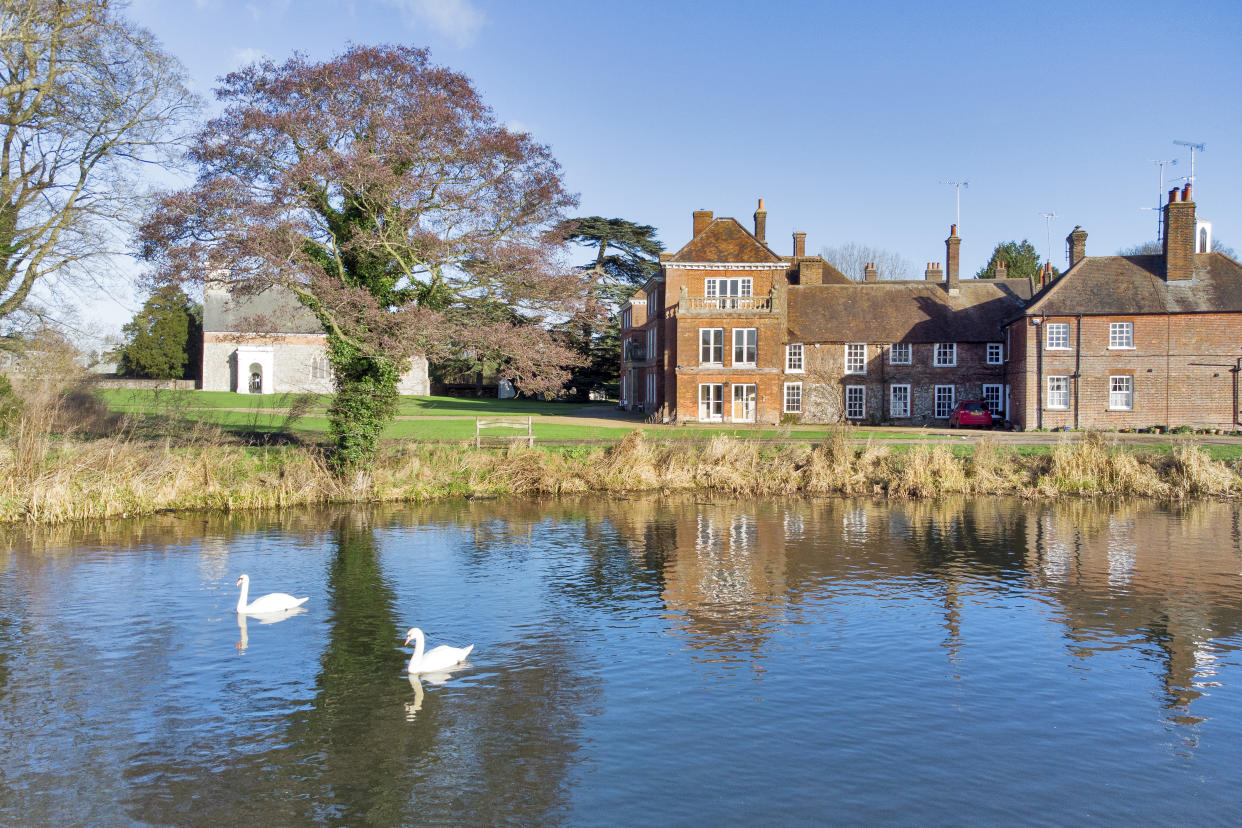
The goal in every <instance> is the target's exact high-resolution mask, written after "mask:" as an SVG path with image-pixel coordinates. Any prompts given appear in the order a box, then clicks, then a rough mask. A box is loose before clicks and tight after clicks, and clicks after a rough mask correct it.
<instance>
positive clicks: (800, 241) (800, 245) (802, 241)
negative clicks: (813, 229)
mask: <svg viewBox="0 0 1242 828" xmlns="http://www.w3.org/2000/svg"><path fill="white" fill-rule="evenodd" d="M793 236H794V258H795V259H801V258H802V257H803V256H805V255H806V233H794V234H793Z"/></svg>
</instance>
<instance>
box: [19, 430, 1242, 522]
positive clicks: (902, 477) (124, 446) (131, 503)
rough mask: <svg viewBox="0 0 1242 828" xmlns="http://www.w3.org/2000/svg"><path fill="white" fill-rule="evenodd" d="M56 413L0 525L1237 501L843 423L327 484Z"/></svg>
mask: <svg viewBox="0 0 1242 828" xmlns="http://www.w3.org/2000/svg"><path fill="white" fill-rule="evenodd" d="M63 419H64V411H63V410H61V409H59V408H57V407H55V406H53V407H52V408H51V409H44V410H42V413H40V409H38V408H37V407H29V408H28V411H27V412H26V413H25V414H23V416H22V418H21V420H20V422H18V423H17V424H16V425H15V426H14V427H13V429H12V430H11V432H10V434H9V436H8V437H7V438H5V439H4V441H3V443H2V444H0V521H2V522H10V523H11V522H19V521H29V522H49V523H54V522H63V521H72V520H82V519H94V518H109V517H122V516H136V515H142V514H150V513H154V512H159V511H168V510H204V509H206V510H235V509H252V508H270V507H283V506H293V505H314V504H327V503H346V502H366V501H424V500H430V499H434V498H442V497H451V496H472V497H480V496H484V497H490V496H499V495H561V494H576V493H587V492H601V493H627V492H641V491H663V492H673V491H712V492H723V493H728V494H731V495H738V496H754V495H763V496H772V495H809V496H830V495H848V496H855V495H874V496H881V497H890V498H932V497H937V496H940V495H947V494H968V495H1019V496H1022V497H1027V498H1052V497H1060V496H1067V495H1068V496H1119V497H1144V498H1155V499H1160V500H1180V499H1186V498H1201V497H1213V498H1232V497H1237V496H1238V495H1239V494H1242V476H1240V475H1239V468H1240V464H1239V461H1228V462H1225V461H1219V460H1213V459H1212V458H1211V457H1210V456H1209V455H1208V454H1207V452H1206V451H1204V449H1203V448H1202V447H1201V446H1199V445H1197V444H1195V443H1193V442H1189V441H1187V442H1181V443H1177V444H1174V445H1173V446H1172V447H1171V450H1169V451H1163V452H1141V451H1134V450H1133V449H1131V448H1122V447H1119V446H1117V445H1115V444H1112V443H1110V442H1109V440H1108V439H1106V438H1105V437H1103V436H1100V435H1088V436H1087V437H1086V438H1085V439H1083V440H1081V441H1075V442H1072V443H1071V442H1065V443H1056V444H1053V445H1052V446H1051V447H1050V449H1049V450H1048V451H1045V452H1042V453H1029V452H1021V451H1019V450H1017V449H1015V448H1008V447H1004V446H1001V445H999V444H997V443H996V442H995V441H992V440H986V439H985V440H984V441H982V442H980V443H978V444H976V445H974V446H973V447H964V446H955V447H953V448H952V449H951V448H950V447H948V446H945V445H925V444H918V445H913V446H900V447H893V446H889V445H883V444H879V443H874V442H868V443H865V444H863V445H857V444H856V442H855V441H854V440H853V439H852V438H853V434H852V432H848V431H847V430H844V429H841V430H835V431H831V432H829V434H828V437H827V438H826V439H821V440H820V441H818V442H815V443H804V442H792V443H779V444H763V443H757V442H755V441H747V440H740V439H736V438H733V437H730V436H727V435H716V436H713V437H711V438H710V439H706V440H696V441H653V440H651V439H649V438H647V437H645V436H644V434H643V432H642V431H639V430H634V431H631V432H630V433H629V434H628V436H626V437H625V438H624V439H622V440H621V441H619V442H617V443H614V444H611V445H608V446H590V445H577V446H564V447H555V446H536V447H534V448H527V447H521V448H517V447H514V448H508V449H499V450H488V449H483V450H475V449H474V448H473V447H470V446H467V445H462V444H427V443H414V442H393V443H390V444H389V445H388V447H387V448H386V449H385V451H384V452H383V454H382V456H381V457H380V458H379V461H378V462H377V464H376V465H375V467H374V468H373V469H371V470H370V471H368V472H367V473H364V474H358V475H355V476H354V477H352V478H350V479H347V480H340V479H338V478H336V477H334V476H333V475H332V473H331V472H330V471H329V470H328V467H327V464H326V462H325V457H324V454H323V449H322V448H321V447H319V446H318V445H307V444H300V443H297V442H291V443H287V444H278V445H268V446H254V445H244V444H241V443H238V442H236V441H235V440H232V439H231V438H229V437H228V435H227V434H225V433H224V432H222V431H221V430H220V429H219V428H218V427H216V426H212V425H210V424H199V425H198V426H195V427H192V428H191V427H179V428H178V429H176V430H175V432H168V433H165V434H163V435H152V434H151V433H150V432H149V430H148V431H143V430H142V429H141V428H139V427H138V426H137V425H135V423H137V422H141V421H129V420H124V419H123V420H122V421H121V422H120V423H119V424H118V423H116V422H115V421H112V422H111V423H110V425H109V427H108V429H107V430H106V433H102V436H95V437H87V436H85V435H86V434H87V433H88V432H89V431H90V429H87V428H79V429H77V430H76V431H75V430H73V429H68V428H66V427H65V426H64V425H63V424H61V423H58V420H63ZM96 432H97V434H101V430H98V429H97V430H96ZM821 433H822V432H821Z"/></svg>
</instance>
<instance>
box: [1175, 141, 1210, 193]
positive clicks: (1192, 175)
mask: <svg viewBox="0 0 1242 828" xmlns="http://www.w3.org/2000/svg"><path fill="white" fill-rule="evenodd" d="M1173 143H1175V144H1177V145H1178V146H1179V147H1190V176H1189V177H1188V178H1187V179H1186V180H1187V181H1189V182H1190V186H1192V187H1193V186H1194V184H1195V150H1198V151H1199V152H1206V151H1207V144H1196V143H1194V142H1193V141H1174V142H1173Z"/></svg>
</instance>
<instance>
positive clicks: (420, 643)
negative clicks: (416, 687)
mask: <svg viewBox="0 0 1242 828" xmlns="http://www.w3.org/2000/svg"><path fill="white" fill-rule="evenodd" d="M410 639H413V640H414V655H412V656H410V669H409V671H410V672H411V673H415V674H417V673H442V672H444V671H446V670H448V669H449V668H450V667H452V666H453V665H455V664H460V663H461V662H463V661H465V660H466V656H468V655H470V651H471V650H473V649H474V645H473V644H471V645H470V646H469V647H445V646H444V645H440V646H439V647H436V648H435V649H433V650H429V651H428V652H427V653H425V654H424V653H423V647H424V646H425V643H426V642H425V641H424V639H423V631H422V630H420V629H419V628H418V627H411V628H410V631H409V632H408V633H406V634H405V643H406V644H407V645H408V644H409V643H410Z"/></svg>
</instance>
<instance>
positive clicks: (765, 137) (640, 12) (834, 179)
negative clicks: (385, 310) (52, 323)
mask: <svg viewBox="0 0 1242 828" xmlns="http://www.w3.org/2000/svg"><path fill="white" fill-rule="evenodd" d="M130 14H131V16H132V17H134V18H135V19H137V20H138V21H139V22H140V23H142V24H143V25H145V26H147V27H148V28H150V29H151V30H152V31H154V32H155V34H156V35H157V36H158V37H159V38H160V39H161V40H162V41H163V42H164V44H165V46H166V47H167V48H168V50H169V51H171V52H172V53H173V54H176V55H177V56H179V57H180V58H181V59H182V60H183V61H184V62H185V64H186V65H187V67H188V68H189V70H190V73H191V75H192V76H193V78H194V79H195V82H196V84H197V85H198V86H199V87H200V89H202V90H203V91H204V93H208V92H209V90H210V88H211V87H212V86H213V83H214V79H215V78H216V77H218V76H220V75H222V74H224V73H226V72H228V71H229V70H231V69H233V68H236V67H237V66H240V65H242V64H244V63H246V62H248V61H250V60H253V59H255V58H256V57H260V56H263V55H268V56H271V57H273V58H275V59H277V60H278V61H279V60H283V59H284V58H286V57H287V56H288V55H290V54H291V53H292V52H293V51H294V50H299V51H302V52H304V53H306V54H308V55H310V56H312V57H319V58H328V57H330V56H331V55H333V54H334V53H336V52H338V51H340V50H341V49H342V48H343V47H344V46H345V45H346V44H347V43H349V42H355V43H382V42H401V43H408V44H414V45H418V46H427V47H429V48H430V49H431V50H432V57H433V59H434V60H435V61H436V62H439V63H442V64H445V65H447V66H450V67H452V68H454V69H456V70H459V71H461V72H464V73H465V74H467V75H468V76H470V77H471V78H472V79H473V80H474V82H475V84H476V85H477V87H478V88H479V90H480V91H481V92H482V94H483V96H484V99H485V100H486V101H487V102H488V103H489V104H490V105H491V106H492V107H493V109H494V110H495V111H496V113H497V115H498V116H499V117H500V119H501V120H503V121H505V122H507V123H509V124H510V125H512V126H516V127H519V128H521V129H525V130H527V131H529V132H531V133H532V134H533V135H534V136H535V137H536V138H537V139H538V140H540V141H542V142H544V143H547V144H549V145H550V146H551V147H552V149H553V152H554V154H555V155H556V157H557V159H558V160H559V161H560V162H561V164H562V165H563V167H564V170H565V175H566V179H567V181H568V183H569V186H570V188H571V189H572V190H574V191H576V192H578V193H580V195H581V201H582V203H581V208H580V211H579V212H580V213H581V214H583V215H592V214H599V215H604V216H619V217H622V218H627V219H632V220H635V221H639V222H643V223H647V224H652V225H654V226H655V227H656V228H657V229H658V231H659V236H660V239H661V240H662V241H663V242H664V243H665V245H666V246H667V247H668V248H669V249H672V250H676V249H677V248H679V247H680V246H682V245H683V244H685V243H686V242H687V241H688V240H689V234H690V225H691V219H690V214H691V211H693V210H696V209H709V210H714V211H715V212H716V214H717V215H726V216H735V217H737V218H738V219H740V220H742V221H743V223H745V224H747V225H749V223H750V216H751V214H752V213H753V212H754V209H755V206H756V200H757V199H758V198H759V197H763V198H764V199H765V202H766V207H767V209H768V233H767V235H768V240H769V243H770V244H771V245H772V246H773V247H774V248H775V249H776V251H777V252H778V253H789V252H790V251H791V248H792V243H791V240H790V236H791V233H792V232H793V231H795V230H800V231H805V232H806V233H807V234H808V237H807V248H808V251H810V252H818V251H819V250H820V248H821V247H823V246H824V245H833V244H841V243H845V242H850V241H854V242H861V243H865V244H870V245H873V246H877V247H882V248H886V249H891V250H893V251H895V252H897V253H900V254H901V255H902V256H904V257H905V258H907V259H909V260H910V261H911V262H913V263H914V264H915V266H916V267H918V268H920V269H921V267H922V265H923V264H924V263H925V262H928V261H942V260H943V258H944V244H943V241H944V238H945V237H946V236H947V235H948V229H949V225H950V224H951V223H952V222H953V220H954V190H953V188H952V187H951V186H950V185H948V184H945V183H941V182H947V181H969V187H967V188H965V189H963V190H962V203H961V210H962V216H961V224H962V227H961V235H962V237H963V243H962V271H963V274H973V273H974V272H975V271H976V270H977V269H978V268H979V267H980V266H981V265H982V264H983V263H984V262H985V261H986V259H987V258H988V256H989V255H990V253H991V251H992V248H993V247H994V246H995V244H996V243H997V242H999V241H1006V240H1010V239H1023V238H1027V239H1030V240H1031V241H1032V242H1033V243H1034V244H1035V245H1036V246H1037V247H1038V248H1039V249H1040V251H1041V252H1043V251H1044V250H1045V248H1046V233H1045V220H1044V218H1042V217H1041V215H1040V214H1041V213H1047V212H1055V213H1056V214H1057V218H1056V219H1055V220H1054V221H1053V223H1052V228H1051V229H1052V260H1053V262H1054V264H1057V265H1063V264H1064V253H1065V251H1064V248H1065V243H1064V238H1065V236H1066V234H1067V233H1069V231H1070V230H1071V229H1073V227H1074V226H1075V225H1076V224H1080V225H1082V226H1083V228H1084V229H1085V230H1087V232H1088V233H1089V234H1090V236H1089V238H1088V241H1087V252H1088V255H1105V254H1112V253H1116V252H1117V250H1118V248H1120V247H1125V246H1129V245H1132V244H1137V243H1139V242H1143V241H1146V240H1148V239H1151V238H1153V237H1154V236H1155V227H1156V221H1155V214H1154V213H1153V212H1151V211H1144V210H1142V209H1140V208H1142V207H1145V206H1154V205H1155V203H1156V198H1157V190H1158V183H1159V182H1158V175H1159V171H1158V169H1157V167H1156V165H1154V164H1152V163H1151V160H1153V159H1173V158H1176V159H1178V164H1177V165H1176V166H1174V167H1169V168H1167V171H1168V172H1167V174H1168V175H1169V176H1170V177H1171V178H1176V177H1179V176H1184V175H1188V174H1189V171H1190V170H1189V154H1188V152H1187V151H1186V150H1185V149H1184V148H1183V147H1179V146H1175V145H1174V144H1173V141H1175V140H1189V141H1194V142H1203V143H1205V144H1206V145H1207V150H1206V152H1204V153H1201V154H1198V153H1197V154H1196V159H1195V160H1196V170H1195V173H1196V176H1197V182H1196V186H1195V200H1196V202H1197V203H1198V213H1199V215H1200V216H1201V217H1203V218H1206V219H1208V220H1210V221H1212V222H1213V225H1214V231H1215V234H1216V236H1217V237H1219V238H1220V239H1221V240H1223V241H1224V242H1226V243H1227V244H1229V245H1231V246H1233V247H1234V248H1235V249H1239V250H1242V106H1239V105H1238V104H1237V95H1238V90H1240V89H1242V57H1240V56H1242V3H1238V2H1237V0H1219V1H1218V0H1203V1H1202V2H1196V3H1176V2H1165V3H1155V2H1150V3H1149V2H1084V1H1083V0H1079V2H1057V1H1056V0H1052V1H1048V0H1044V2H1038V3H1035V2H1024V3H1006V2H999V1H996V0H994V2H941V3H897V2H883V0H879V1H878V2H866V3H862V2H859V3H833V2H822V3H816V2H771V3H768V4H764V3H759V2H746V3H743V2H710V3H709V2H671V1H670V2H645V0H644V1H640V2H620V3H617V2H613V3H594V2H589V1H588V0H577V2H573V1H571V0H527V1H526V2H504V1H503V0H352V2H341V0H337V2H327V1H326V0H324V1H322V2H321V0H250V1H249V2H246V1H245V0H134V2H133V3H132V5H131V7H130ZM1168 186H1172V185H1171V184H1170V185H1168ZM1166 189H1167V186H1166ZM126 318H127V317H126ZM122 321H123V320H122Z"/></svg>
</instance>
